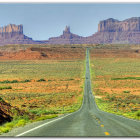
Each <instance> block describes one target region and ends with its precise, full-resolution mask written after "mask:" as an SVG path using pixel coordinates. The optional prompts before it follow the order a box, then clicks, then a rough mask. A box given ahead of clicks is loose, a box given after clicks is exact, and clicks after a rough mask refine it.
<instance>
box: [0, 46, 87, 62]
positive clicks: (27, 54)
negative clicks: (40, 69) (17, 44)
mask: <svg viewBox="0 0 140 140" xmlns="http://www.w3.org/2000/svg"><path fill="white" fill-rule="evenodd" d="M84 57H85V48H72V47H68V48H64V47H50V48H46V47H40V48H38V47H29V48H27V49H24V50H18V51H6V50H4V51H0V60H39V59H57V60H59V59H75V58H76V59H81V58H82V59H84Z"/></svg>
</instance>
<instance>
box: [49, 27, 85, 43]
mask: <svg viewBox="0 0 140 140" xmlns="http://www.w3.org/2000/svg"><path fill="white" fill-rule="evenodd" d="M82 39H83V40H84V37H82V36H78V35H76V34H73V33H71V32H70V27H68V26H66V28H65V30H64V31H63V34H62V35H60V36H59V37H52V38H49V40H48V41H47V43H48V44H81V41H82Z"/></svg>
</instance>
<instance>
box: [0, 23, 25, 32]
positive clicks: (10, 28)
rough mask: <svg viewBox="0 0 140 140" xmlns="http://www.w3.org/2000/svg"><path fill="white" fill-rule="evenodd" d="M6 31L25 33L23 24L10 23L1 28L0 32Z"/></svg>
mask: <svg viewBox="0 0 140 140" xmlns="http://www.w3.org/2000/svg"><path fill="white" fill-rule="evenodd" d="M4 33H18V34H23V25H15V24H9V25H7V26H5V27H1V28H0V34H4Z"/></svg>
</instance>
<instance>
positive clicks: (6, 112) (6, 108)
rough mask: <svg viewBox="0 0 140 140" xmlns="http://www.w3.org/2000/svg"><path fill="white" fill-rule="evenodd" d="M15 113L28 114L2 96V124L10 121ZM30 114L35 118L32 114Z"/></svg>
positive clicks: (0, 108) (0, 113) (0, 118)
mask: <svg viewBox="0 0 140 140" xmlns="http://www.w3.org/2000/svg"><path fill="white" fill-rule="evenodd" d="M15 115H16V116H23V115H27V113H26V112H25V111H24V110H19V109H18V108H17V107H13V106H11V105H10V104H9V103H7V102H5V101H4V100H3V99H2V98H1V97H0V124H3V123H5V122H10V121H11V120H12V119H13V117H14V116H15ZM28 115H29V117H32V118H33V116H32V115H30V114H28Z"/></svg>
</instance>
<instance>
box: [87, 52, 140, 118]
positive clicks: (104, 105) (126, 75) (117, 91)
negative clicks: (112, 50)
mask: <svg viewBox="0 0 140 140" xmlns="http://www.w3.org/2000/svg"><path fill="white" fill-rule="evenodd" d="M111 55H112V54H110V56H109V57H95V56H94V57H91V62H90V64H91V74H92V81H93V84H92V85H93V91H94V94H95V98H96V96H97V98H96V103H97V105H98V107H99V108H100V109H101V110H103V111H106V112H110V113H115V114H118V115H123V116H125V117H128V118H132V119H140V117H139V104H140V95H139V91H140V87H139V85H140V71H139V67H140V61H139V58H129V57H124V58H123V57H118V56H113V55H112V56H113V57H112V56H111Z"/></svg>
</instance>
